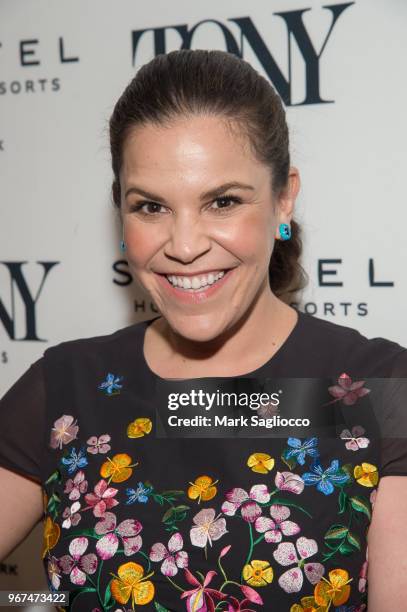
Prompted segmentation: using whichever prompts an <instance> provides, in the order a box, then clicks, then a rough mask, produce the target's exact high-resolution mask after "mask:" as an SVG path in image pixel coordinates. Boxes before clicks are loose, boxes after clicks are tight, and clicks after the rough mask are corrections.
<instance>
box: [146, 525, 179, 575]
mask: <svg viewBox="0 0 407 612" xmlns="http://www.w3.org/2000/svg"><path fill="white" fill-rule="evenodd" d="M183 545H184V541H183V539H182V535H181V534H180V533H179V532H177V533H174V534H173V535H172V536H171V537H170V539H169V541H168V549H167V547H166V546H164V544H162V543H161V542H157V543H156V544H153V545H152V547H151V550H150V555H149V557H150V560H151V561H162V563H161V572H162V573H163V574H164V576H175V574H177V573H178V568H181V569H184V568H186V567H188V553H187V552H185V551H184V550H182V547H183Z"/></svg>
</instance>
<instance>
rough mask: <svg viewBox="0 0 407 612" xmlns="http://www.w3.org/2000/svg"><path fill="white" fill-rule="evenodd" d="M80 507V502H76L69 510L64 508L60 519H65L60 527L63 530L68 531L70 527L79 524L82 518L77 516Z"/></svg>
mask: <svg viewBox="0 0 407 612" xmlns="http://www.w3.org/2000/svg"><path fill="white" fill-rule="evenodd" d="M80 507H81V504H80V502H78V501H76V502H74V503H73V504H72V506H71V507H70V508H65V510H64V511H63V513H62V517H63V518H64V519H65V520H64V521H63V523H62V527H64V528H65V529H70V528H71V527H72V525H73V526H75V525H77V524H78V523H79V521H80V520H81V518H82V517H81V515H80V514H79V509H80Z"/></svg>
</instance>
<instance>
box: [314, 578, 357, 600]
mask: <svg viewBox="0 0 407 612" xmlns="http://www.w3.org/2000/svg"><path fill="white" fill-rule="evenodd" d="M328 575H329V580H327V579H326V578H324V577H322V580H320V581H319V582H318V584H317V585H316V586H315V589H314V597H315V601H316V603H317V604H318V605H319V606H327V610H329V608H330V606H331V604H333V605H334V606H341V605H342V604H344V603H345V602H347V601H348V599H349V595H350V586H349V584H348V583H349V582H351V580H353V578H349V574H348V572H347V571H346V570H344V569H334V570H331V571H330V572H329V574H328Z"/></svg>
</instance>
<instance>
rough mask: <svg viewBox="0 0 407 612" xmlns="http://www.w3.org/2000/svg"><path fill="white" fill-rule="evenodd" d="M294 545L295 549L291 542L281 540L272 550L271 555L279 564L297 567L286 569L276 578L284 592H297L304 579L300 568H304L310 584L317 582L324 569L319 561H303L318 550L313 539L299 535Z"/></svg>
mask: <svg viewBox="0 0 407 612" xmlns="http://www.w3.org/2000/svg"><path fill="white" fill-rule="evenodd" d="M296 547H297V550H296V549H295V546H294V544H293V543H292V542H282V543H281V544H279V545H278V547H277V549H276V550H275V551H274V552H273V557H274V558H275V560H276V561H277V563H279V564H280V565H284V566H286V565H292V564H293V563H296V564H297V567H295V568H291V569H289V570H287V571H286V572H284V574H282V575H281V576H280V578H279V579H278V584H279V585H280V586H281V588H282V589H283V590H284V591H285V592H286V593H298V591H300V590H301V587H302V583H303V581H304V576H303V573H302V568H304V573H305V575H306V577H307V578H308V580H309V581H310V583H311V584H317V582H318V581H319V580H321V577H322V576H323V574H324V571H325V568H324V566H323V565H322V564H321V563H305V562H304V561H305V559H309V557H312V556H313V555H315V554H316V553H317V552H318V545H317V543H316V541H315V540H311V539H308V538H304V537H300V538H298V540H297V541H296ZM297 551H298V555H299V556H298V555H297Z"/></svg>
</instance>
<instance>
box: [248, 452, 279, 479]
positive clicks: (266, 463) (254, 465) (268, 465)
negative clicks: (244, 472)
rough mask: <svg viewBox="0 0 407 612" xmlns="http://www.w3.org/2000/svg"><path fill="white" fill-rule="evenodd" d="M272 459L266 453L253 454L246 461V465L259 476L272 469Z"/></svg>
mask: <svg viewBox="0 0 407 612" xmlns="http://www.w3.org/2000/svg"><path fill="white" fill-rule="evenodd" d="M274 463H275V461H274V459H273V458H272V457H270V455H267V453H253V454H252V455H250V457H249V458H248V460H247V465H248V466H249V468H251V469H252V470H253V472H258V473H259V474H267V472H269V471H270V470H272V469H273V467H274Z"/></svg>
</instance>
